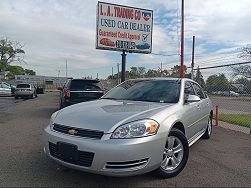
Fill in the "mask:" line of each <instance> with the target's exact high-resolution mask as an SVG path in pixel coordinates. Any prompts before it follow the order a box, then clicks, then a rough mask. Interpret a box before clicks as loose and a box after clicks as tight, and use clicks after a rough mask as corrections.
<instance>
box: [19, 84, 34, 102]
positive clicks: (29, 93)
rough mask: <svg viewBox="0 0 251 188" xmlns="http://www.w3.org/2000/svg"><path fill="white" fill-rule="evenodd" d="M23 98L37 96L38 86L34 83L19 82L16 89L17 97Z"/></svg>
mask: <svg viewBox="0 0 251 188" xmlns="http://www.w3.org/2000/svg"><path fill="white" fill-rule="evenodd" d="M19 97H21V98H25V97H26V98H31V99H33V98H34V97H37V92H36V88H35V86H34V85H33V84H28V83H22V84H17V87H16V89H15V99H18V98H19Z"/></svg>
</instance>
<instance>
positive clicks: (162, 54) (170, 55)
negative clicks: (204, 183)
mask: <svg viewBox="0 0 251 188" xmlns="http://www.w3.org/2000/svg"><path fill="white" fill-rule="evenodd" d="M151 54H152V55H159V56H168V57H170V56H178V54H158V53H151Z"/></svg>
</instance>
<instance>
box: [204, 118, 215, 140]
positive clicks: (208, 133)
mask: <svg viewBox="0 0 251 188" xmlns="http://www.w3.org/2000/svg"><path fill="white" fill-rule="evenodd" d="M212 130H213V118H212V117H211V115H210V116H209V118H208V121H207V129H206V132H205V133H204V134H203V135H202V138H204V139H209V138H210V137H211V134H212Z"/></svg>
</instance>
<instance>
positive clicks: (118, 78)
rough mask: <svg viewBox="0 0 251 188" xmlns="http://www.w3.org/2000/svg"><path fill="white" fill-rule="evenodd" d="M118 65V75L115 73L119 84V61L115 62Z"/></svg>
mask: <svg viewBox="0 0 251 188" xmlns="http://www.w3.org/2000/svg"><path fill="white" fill-rule="evenodd" d="M117 66H118V75H117V79H118V84H119V63H118V64H117Z"/></svg>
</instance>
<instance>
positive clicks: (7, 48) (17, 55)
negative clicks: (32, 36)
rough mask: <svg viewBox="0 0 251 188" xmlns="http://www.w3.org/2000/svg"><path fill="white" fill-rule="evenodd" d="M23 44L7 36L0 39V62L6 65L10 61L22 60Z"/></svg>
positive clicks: (21, 61)
mask: <svg viewBox="0 0 251 188" xmlns="http://www.w3.org/2000/svg"><path fill="white" fill-rule="evenodd" d="M23 47H24V45H22V44H21V43H20V42H17V41H10V40H8V39H7V38H6V39H2V40H0V64H2V65H3V66H7V65H9V64H10V63H12V62H19V63H23V62H24V54H25V52H24V50H23Z"/></svg>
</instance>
